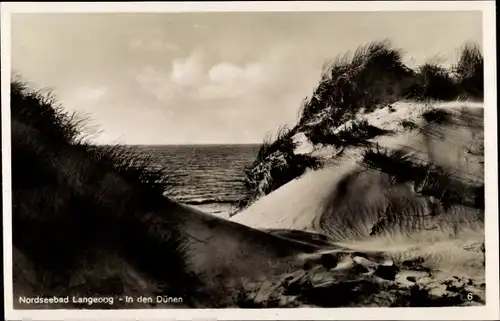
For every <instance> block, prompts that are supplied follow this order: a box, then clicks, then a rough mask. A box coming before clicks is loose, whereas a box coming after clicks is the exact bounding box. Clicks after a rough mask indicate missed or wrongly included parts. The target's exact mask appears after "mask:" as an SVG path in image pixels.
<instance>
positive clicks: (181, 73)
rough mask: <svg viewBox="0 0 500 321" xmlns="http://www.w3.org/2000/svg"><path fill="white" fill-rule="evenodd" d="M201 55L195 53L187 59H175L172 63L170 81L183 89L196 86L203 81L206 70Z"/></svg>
mask: <svg viewBox="0 0 500 321" xmlns="http://www.w3.org/2000/svg"><path fill="white" fill-rule="evenodd" d="M202 60H203V56H202V54H201V53H198V52H193V53H192V54H191V55H190V56H189V57H187V58H186V59H175V60H174V61H173V62H172V71H171V73H170V80H171V81H173V82H174V83H175V84H177V85H179V86H181V87H189V86H195V85H197V84H199V83H200V82H202V81H203V78H204V77H205V75H204V68H203V61H202Z"/></svg>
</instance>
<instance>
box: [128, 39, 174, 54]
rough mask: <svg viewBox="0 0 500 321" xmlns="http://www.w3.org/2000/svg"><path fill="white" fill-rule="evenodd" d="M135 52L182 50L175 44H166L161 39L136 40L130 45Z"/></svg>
mask: <svg viewBox="0 0 500 321" xmlns="http://www.w3.org/2000/svg"><path fill="white" fill-rule="evenodd" d="M130 48H132V49H133V50H144V51H157V52H161V51H179V50H180V48H179V46H178V45H176V44H175V43H170V42H165V41H163V40H160V39H136V40H134V41H132V42H131V43H130Z"/></svg>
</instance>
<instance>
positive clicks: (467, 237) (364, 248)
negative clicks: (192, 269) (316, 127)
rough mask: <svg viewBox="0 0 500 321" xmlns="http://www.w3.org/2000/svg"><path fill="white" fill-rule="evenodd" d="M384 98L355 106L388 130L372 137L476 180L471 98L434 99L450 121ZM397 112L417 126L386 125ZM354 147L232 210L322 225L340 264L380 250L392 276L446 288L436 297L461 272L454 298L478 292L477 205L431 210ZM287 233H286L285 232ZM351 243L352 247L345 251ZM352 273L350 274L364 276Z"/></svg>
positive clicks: (280, 224)
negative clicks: (367, 109) (383, 105)
mask: <svg viewBox="0 0 500 321" xmlns="http://www.w3.org/2000/svg"><path fill="white" fill-rule="evenodd" d="M393 107H394V109H395V111H392V112H391V111H389V110H388V109H385V110H378V111H376V112H374V113H373V114H370V115H364V116H363V117H366V119H367V120H368V121H369V122H370V123H371V124H373V125H376V126H378V127H381V128H384V129H389V130H392V131H393V132H394V133H393V134H392V135H389V136H384V137H379V138H377V139H374V140H373V142H374V143H378V144H379V145H380V146H383V147H389V148H397V149H401V148H402V149H404V150H405V151H407V152H408V153H410V154H412V155H413V156H416V157H418V158H421V159H422V160H431V161H432V162H434V163H436V164H438V165H440V166H443V167H444V168H446V169H447V170H448V171H449V172H450V173H452V174H453V175H454V176H455V177H456V178H457V179H459V180H460V181H464V182H467V183H475V184H480V183H482V182H484V178H483V175H484V171H483V161H484V159H483V153H482V150H481V145H482V140H483V127H482V115H483V114H482V108H481V106H478V105H477V104H476V105H471V104H469V105H468V106H466V108H464V104H462V103H450V104H443V105H441V106H439V108H444V109H446V110H448V111H450V112H451V113H452V114H453V121H452V123H450V124H447V125H445V124H438V125H436V124H432V125H430V124H428V123H426V122H425V121H424V120H423V119H422V118H421V114H422V112H423V110H425V108H426V107H425V106H418V105H414V104H409V103H398V104H395V105H394V106H393ZM403 119H406V120H411V121H413V122H415V123H416V124H418V125H419V126H420V128H421V129H420V130H418V131H407V130H404V129H403V128H402V127H401V126H399V125H394V124H399V123H400V121H401V120H403ZM360 155H361V152H360V150H359V149H351V150H345V151H343V153H342V155H341V156H340V157H339V156H337V157H336V158H335V161H333V160H332V161H330V163H329V164H328V165H327V166H326V167H325V168H323V169H321V170H318V171H310V172H307V173H306V174H304V175H303V176H302V177H301V178H299V179H296V180H293V181H291V182H289V183H288V184H286V185H284V186H282V187H281V188H279V189H278V190H276V191H274V192H272V193H271V194H269V195H267V196H266V197H263V198H262V199H260V200H258V201H257V202H255V203H254V204H253V205H252V206H250V207H249V208H247V209H245V210H243V211H242V212H240V213H238V214H237V215H235V216H234V217H233V218H232V220H233V221H234V222H238V223H241V224H245V225H248V226H251V227H254V228H259V229H281V230H288V229H292V230H302V231H309V232H316V233H322V234H324V235H326V236H327V237H328V238H329V241H330V242H331V243H332V246H333V247H341V248H342V249H343V250H341V253H343V254H342V255H341V257H344V258H345V257H349V258H350V259H349V260H348V261H349V262H350V263H345V262H344V266H346V267H348V268H347V270H350V271H352V269H353V265H352V264H354V265H355V266H359V265H363V262H364V265H363V266H365V265H367V266H370V265H372V268H369V269H368V270H370V269H371V270H377V266H380V262H379V263H373V262H374V261H373V257H370V255H372V254H370V253H375V252H378V253H383V255H384V257H386V260H388V261H389V262H392V263H391V264H392V266H395V267H397V270H398V272H397V273H396V276H395V281H394V280H392V281H393V282H396V283H398V284H399V285H401V286H411V285H412V284H413V285H415V284H418V285H419V286H420V287H423V288H424V289H426V291H430V293H433V294H434V295H438V296H443V295H444V294H445V293H447V294H446V295H445V296H444V297H447V298H448V297H449V293H448V292H449V291H448V290H449V289H455V290H456V289H457V287H456V286H455V287H454V286H450V285H449V284H451V283H450V282H452V281H450V280H459V279H460V280H462V278H465V280H466V281H463V280H462V281H461V282H462V283H461V285H460V286H462V287H461V289H462V290H463V291H462V290H460V291H462V292H461V293H462V294H461V295H462V298H463V295H464V293H466V292H467V291H469V292H474V293H478V297H479V298H484V287H481V284H482V283H483V282H484V252H483V251H484V226H483V222H484V220H483V216H484V213H483V211H482V210H479V209H475V208H472V207H468V206H464V205H454V206H452V207H451V208H449V209H444V208H442V207H440V208H439V209H438V212H437V214H436V212H435V205H436V204H437V202H436V200H435V199H433V198H432V197H424V196H422V195H420V194H419V193H417V192H416V191H415V187H414V185H413V184H396V185H395V184H391V182H390V178H389V177H388V175H386V174H383V173H381V172H379V171H377V170H373V169H367V168H366V167H364V166H362V165H360V164H359V163H358V161H359V160H360ZM292 234H293V233H290V232H289V233H288V236H289V237H291V238H295V236H294V235H292ZM281 235H283V236H286V235H287V232H282V233H281ZM335 251H336V252H338V250H335ZM352 251H357V252H359V253H361V254H359V253H358V254H359V255H358V254H356V255H358V256H356V255H353V254H345V253H351V252H352ZM360 256H361V257H364V258H367V257H368V259H366V260H365V259H359V257H360ZM353 258H356V259H354V261H353ZM336 260H337V261H338V260H339V259H338V257H337V259H336ZM343 260H345V259H343ZM363 260H365V261H363ZM414 261H415V262H419V263H418V265H421V266H420V267H419V268H415V267H414V265H412V264H410V263H408V262H414ZM339 262H340V261H339ZM352 262H354V263H352ZM408 266H411V267H410V268H408V269H406V270H405V267H408ZM337 268H338V266H337ZM372 272H373V271H372ZM348 274H349V275H350V273H348V272H345V273H344V274H342V275H343V277H345V276H346V275H348ZM355 274H357V275H358V278H357V279H356V280H357V281H356V282H360V280H361V279H364V278H365V277H366V275H365V274H363V273H355ZM368 274H369V275H370V273H368ZM408 279H409V280H411V281H408ZM337 280H338V279H337ZM372 281H373V280H371V281H370V282H372ZM373 282H374V281H373ZM453 282H454V281H453ZM453 282H452V283H453ZM464 282H465V283H464ZM467 284H468V285H467ZM473 284H474V285H473ZM466 285H467V286H468V290H467V291H465V290H464V289H465V288H464V287H465V286H466ZM446 289H448V290H446ZM447 291H448V292H447ZM457 291H458V290H457ZM460 291H458V292H460ZM464 291H465V292H464ZM469 292H467V293H469ZM386 293H387V292H386ZM389 301H390V300H389ZM478 301H479V302H482V299H479V300H478ZM391 302H392V301H391ZM386 303H387V302H386ZM392 303H394V302H392ZM457 304H458V303H457Z"/></svg>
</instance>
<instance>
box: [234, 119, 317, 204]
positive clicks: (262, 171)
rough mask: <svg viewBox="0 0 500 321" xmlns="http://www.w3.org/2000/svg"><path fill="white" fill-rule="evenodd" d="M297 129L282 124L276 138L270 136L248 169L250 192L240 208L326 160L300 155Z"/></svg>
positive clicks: (247, 180)
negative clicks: (294, 135)
mask: <svg viewBox="0 0 500 321" xmlns="http://www.w3.org/2000/svg"><path fill="white" fill-rule="evenodd" d="M293 134H294V130H293V129H291V130H290V129H288V128H286V127H281V128H280V129H279V130H278V133H277V135H276V140H274V141H273V142H271V141H272V140H271V139H272V138H270V137H269V136H268V138H267V139H266V141H265V142H264V144H263V145H262V147H261V148H260V149H259V152H258V155H257V158H256V159H255V161H254V163H253V164H252V165H251V166H250V167H248V168H247V169H246V170H245V180H244V184H245V188H246V190H247V193H246V194H245V195H244V196H243V197H242V198H241V199H240V201H239V203H238V208H244V207H246V206H248V205H249V204H251V203H252V202H253V201H254V200H256V199H258V198H259V197H261V196H263V195H267V194H269V193H270V192H272V191H274V190H276V189H277V188H279V187H281V186H283V185H284V184H286V183H288V182H289V181H291V180H293V179H295V178H297V177H300V176H301V175H302V174H304V173H305V171H306V170H307V169H308V168H312V169H318V168H320V167H321V166H322V162H321V160H320V159H319V158H318V157H315V156H310V155H296V154H295V153H294V149H295V147H296V144H295V143H294V142H293V140H292V137H293Z"/></svg>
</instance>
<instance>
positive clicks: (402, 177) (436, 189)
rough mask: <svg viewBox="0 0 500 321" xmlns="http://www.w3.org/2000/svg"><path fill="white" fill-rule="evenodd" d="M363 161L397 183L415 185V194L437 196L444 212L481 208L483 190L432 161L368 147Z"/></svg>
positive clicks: (399, 151)
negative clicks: (453, 207)
mask: <svg viewBox="0 0 500 321" xmlns="http://www.w3.org/2000/svg"><path fill="white" fill-rule="evenodd" d="M363 162H364V163H365V164H366V165H367V166H368V167H370V168H373V169H377V170H380V171H382V172H384V173H386V174H389V175H390V176H391V177H392V180H393V182H394V183H397V184H401V183H407V182H409V183H412V184H413V186H414V187H413V188H414V191H415V192H417V193H421V194H422V195H427V196H432V197H435V198H436V199H438V200H439V201H440V203H441V204H442V205H443V207H444V208H445V209H446V208H449V207H450V206H451V205H453V204H461V205H466V206H470V207H476V208H481V205H480V204H479V203H478V202H480V201H479V199H480V196H481V195H480V194H481V187H478V186H468V185H467V184H466V183H464V182H461V181H459V180H458V179H456V178H455V177H453V175H452V174H451V173H449V172H448V171H446V170H445V169H444V168H442V167H440V166H437V165H435V164H433V163H431V162H425V163H422V162H419V161H417V160H415V159H413V158H412V157H411V156H409V155H407V154H406V153H405V152H404V151H402V150H388V149H384V148H380V147H379V146H377V147H375V148H368V149H365V150H364V153H363ZM483 188H484V187H483ZM483 193H484V192H483ZM471 195H472V196H471Z"/></svg>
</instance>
